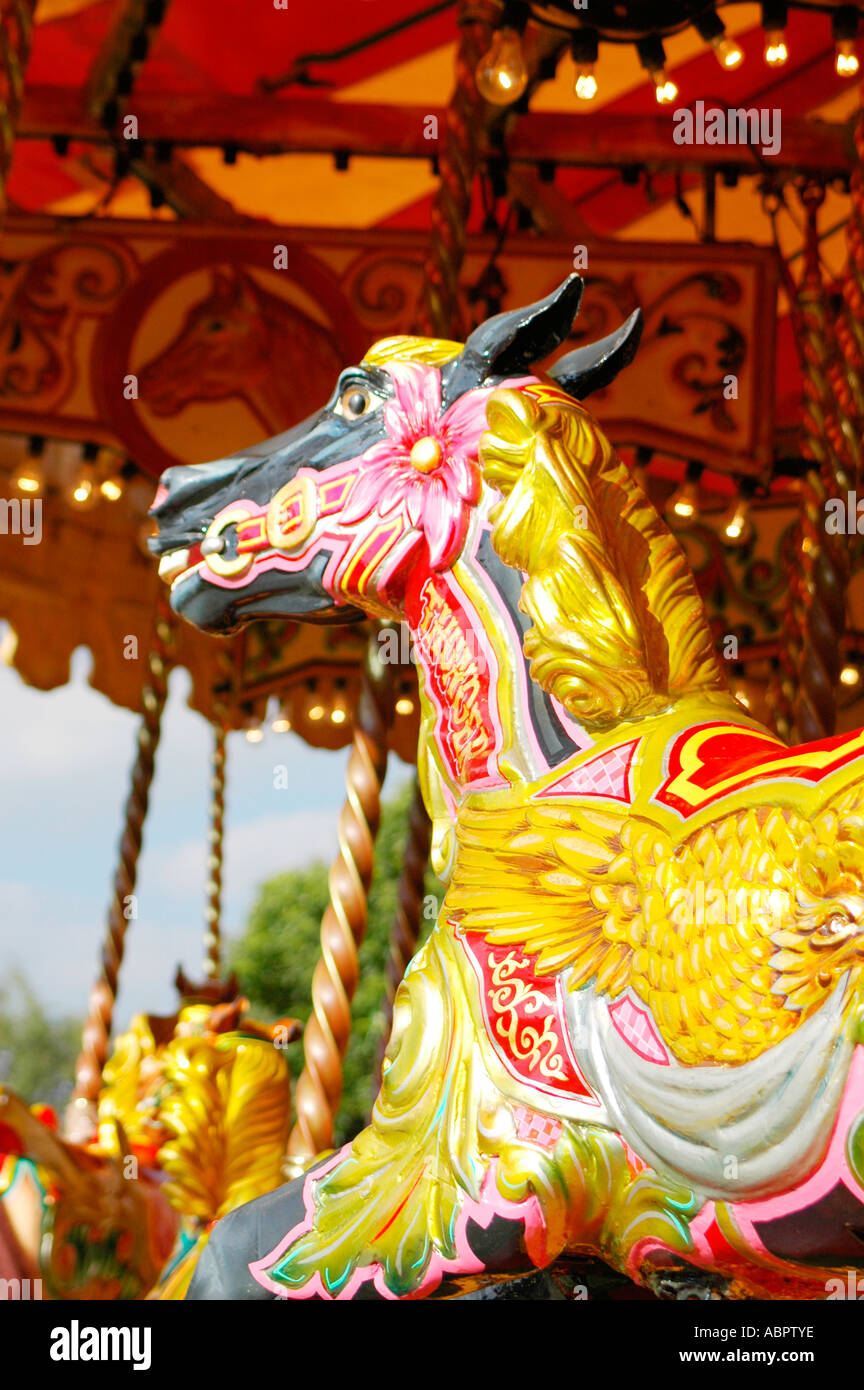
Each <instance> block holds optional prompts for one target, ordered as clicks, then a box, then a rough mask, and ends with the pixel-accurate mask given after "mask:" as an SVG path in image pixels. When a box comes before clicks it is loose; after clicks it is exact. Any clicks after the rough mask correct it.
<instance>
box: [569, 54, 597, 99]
mask: <svg viewBox="0 0 864 1390" xmlns="http://www.w3.org/2000/svg"><path fill="white" fill-rule="evenodd" d="M574 90H575V92H576V95H577V97H578V98H579V100H580V101H593V100H594V98H595V97H596V95H597V78H596V77H595V76H594V64H593V63H580V65H579V67H578V68H577V69H576V86H575V88H574Z"/></svg>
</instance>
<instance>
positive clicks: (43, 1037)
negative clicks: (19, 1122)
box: [0, 972, 81, 1108]
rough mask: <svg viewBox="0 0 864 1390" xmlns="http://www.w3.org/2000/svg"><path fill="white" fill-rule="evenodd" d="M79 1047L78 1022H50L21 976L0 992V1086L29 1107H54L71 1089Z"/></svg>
mask: <svg viewBox="0 0 864 1390" xmlns="http://www.w3.org/2000/svg"><path fill="white" fill-rule="evenodd" d="M80 1045H81V1022H80V1020H78V1019H74V1018H70V1017H65V1018H52V1017H51V1016H50V1015H49V1014H48V1013H47V1012H46V1010H45V1008H44V1006H43V1005H42V1003H41V1002H40V1000H39V999H38V998H37V996H36V994H35V993H34V991H33V988H32V986H31V985H30V983H29V982H28V980H27V979H26V978H25V976H23V975H22V974H20V973H18V972H16V973H14V974H12V975H10V976H9V978H8V980H7V981H6V983H5V984H4V985H3V987H2V988H0V1081H2V1082H3V1083H4V1085H6V1086H8V1087H9V1089H10V1090H12V1091H17V1092H18V1094H19V1095H20V1096H21V1097H22V1098H23V1099H24V1100H26V1101H29V1102H30V1104H31V1105H32V1104H34V1103H35V1102H36V1101H42V1102H44V1103H46V1104H49V1105H54V1106H57V1107H58V1108H59V1107H60V1106H62V1105H63V1104H65V1101H66V1099H67V1097H68V1095H69V1093H70V1091H71V1090H72V1081H73V1075H74V1071H75V1059H76V1057H77V1056H78V1051H79V1048H80Z"/></svg>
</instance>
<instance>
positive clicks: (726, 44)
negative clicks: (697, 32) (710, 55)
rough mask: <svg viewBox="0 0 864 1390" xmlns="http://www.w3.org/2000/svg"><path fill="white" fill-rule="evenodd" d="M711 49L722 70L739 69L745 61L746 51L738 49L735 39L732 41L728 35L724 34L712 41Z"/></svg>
mask: <svg viewBox="0 0 864 1390" xmlns="http://www.w3.org/2000/svg"><path fill="white" fill-rule="evenodd" d="M711 47H712V48H713V49H714V55H715V57H716V59H717V62H718V63H719V64H720V66H721V68H728V69H729V70H730V72H731V70H732V68H737V67H738V66H739V64H741V63H743V61H744V50H743V49H742V48H739V47H738V44H737V43H736V42H735V40H734V39H730V38H729V36H728V34H723V35H722V36H719V35H718V37H717V38H716V39H712V40H711Z"/></svg>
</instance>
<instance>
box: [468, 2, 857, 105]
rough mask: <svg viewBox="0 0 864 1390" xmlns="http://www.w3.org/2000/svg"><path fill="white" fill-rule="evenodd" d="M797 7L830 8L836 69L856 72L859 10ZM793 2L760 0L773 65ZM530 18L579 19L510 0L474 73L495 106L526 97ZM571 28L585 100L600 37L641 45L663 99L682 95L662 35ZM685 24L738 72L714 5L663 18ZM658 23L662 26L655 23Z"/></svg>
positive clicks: (738, 54) (735, 50) (735, 48)
mask: <svg viewBox="0 0 864 1390" xmlns="http://www.w3.org/2000/svg"><path fill="white" fill-rule="evenodd" d="M793 7H794V8H796V9H803V10H808V11H818V12H820V13H830V15H831V31H832V36H833V40H834V50H835V56H834V67H835V71H836V72H837V74H838V76H840V77H847V78H851V77H855V76H856V75H857V73H858V71H859V67H860V62H859V57H858V51H857V40H858V34H859V30H860V23H861V15H860V12H859V11H858V10H857V9H856V8H855V6H854V5H841V6H839V8H830V7H826V6H824V5H812V4H807V3H804V4H801V3H798V4H795V3H794V0H793ZM789 8H790V6H789V4H788V3H786V0H764V3H763V5H762V27H763V29H764V31H765V44H764V49H763V57H764V60H765V63H766V64H767V65H768V66H769V67H772V68H778V67H782V66H783V64H784V63H786V62H788V61H789V46H788V43H787V39H786V30H787V25H788V18H789ZM529 19H534V20H536V21H537V22H539V23H541V24H545V25H551V26H552V27H555V28H567V29H568V30H569V29H571V28H572V26H573V23H574V19H573V16H572V15H568V21H569V22H566V23H565V22H564V20H563V15H562V17H561V22H560V23H559V22H558V19H557V18H553V17H550V7H549V6H548V5H546V6H535V5H532V4H528V3H525V0H505V2H504V4H503V6H502V12H501V23H500V25H499V27H498V28H497V29H496V30H495V33H494V35H493V38H492V42H491V44H490V46H489V49H488V50H487V52H486V53H485V54H484V55H483V57H482V58H481V59H480V62H479V63H478V64H477V69H476V72H475V79H476V82H477V90H478V92H479V93H480V95H481V96H482V97H483V98H484V99H485V100H486V101H488V102H490V103H491V104H492V105H493V106H511V105H513V103H514V102H517V101H518V100H519V98H520V97H522V96H524V94H525V92H526V90H527V87H528V83H529V77H530V74H529V70H528V64H527V62H526V58H525V53H524V50H523V43H522V38H523V34H524V32H525V27H526V24H527V22H528V20H529ZM575 23H576V24H577V25H578V27H576V28H575V29H573V32H572V37H571V40H570V51H571V54H572V57H573V61H574V63H575V66H576V77H575V83H574V91H575V95H576V97H577V98H578V100H580V101H584V102H590V101H593V100H594V98H595V97H596V96H597V94H598V90H599V88H598V82H597V76H596V72H595V67H596V64H597V61H598V57H599V50H600V43H601V41H602V42H609V43H630V44H633V45H634V46H635V48H636V51H637V53H638V56H639V61H640V63H641V64H642V67H643V68H644V69H645V71H646V72H647V74H648V76H649V78H650V80H651V82H652V84H653V86H654V92H655V95H656V98H657V101H658V103H659V104H660V105H668V104H669V103H670V102H673V101H675V100H676V98H677V97H678V87H677V85H676V83H675V82H674V81H672V79H671V78H670V77H669V75H668V73H667V71H666V52H665V49H664V46H663V39H662V37H661V36H660V34H659V33H656V32H652V33H646V34H643V35H642V36H641V37H637V38H634V37H633V36H632V35H631V34H628V35H626V36H621V35H617V34H615V33H608V32H606V31H605V30H603V29H602V28H601V27H600V26H598V27H595V26H594V25H592V24H588V23H584V22H583V21H582V20H581V19H577V20H576V21H575ZM688 25H692V27H693V28H694V29H695V30H696V32H697V33H698V34H699V36H700V37H701V38H702V39H703V41H704V42H705V43H706V44H707V45H708V46H709V47H710V48H711V50H712V51H713V53H714V56H715V58H716V59H717V62H718V63H719V65H720V67H721V68H722V69H723V70H724V71H725V72H733V71H734V70H735V69H736V68H738V67H740V65H741V63H742V62H743V61H744V50H743V49H742V47H741V45H740V44H739V43H738V42H737V41H736V40H735V39H734V38H733V37H731V35H730V34H729V33H728V32H727V30H726V26H725V24H724V23H723V21H722V19H721V18H720V16H719V15H718V14H717V13H716V11H715V10H714V9H707V10H706V11H705V12H704V13H702V14H698V15H694V16H687V15H685V16H684V18H683V19H682V20H680V21H679V22H678V23H677V24H668V23H667V24H666V32H667V33H668V32H674V31H676V30H680V29H683V28H686V27H687V26H688ZM658 27H659V26H658Z"/></svg>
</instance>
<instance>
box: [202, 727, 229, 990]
mask: <svg viewBox="0 0 864 1390" xmlns="http://www.w3.org/2000/svg"><path fill="white" fill-rule="evenodd" d="M224 838H225V730H224V728H222V727H221V726H220V725H218V724H214V726H213V763H212V771H211V777H210V829H209V832H208V836H207V845H208V852H207V887H206V903H207V906H206V907H205V909H204V951H205V954H204V960H203V969H204V974H205V976H206V977H207V978H208V979H211V980H218V978H219V969H220V965H221V960H220V954H221V946H220V935H221V920H222V851H223V844H224Z"/></svg>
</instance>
